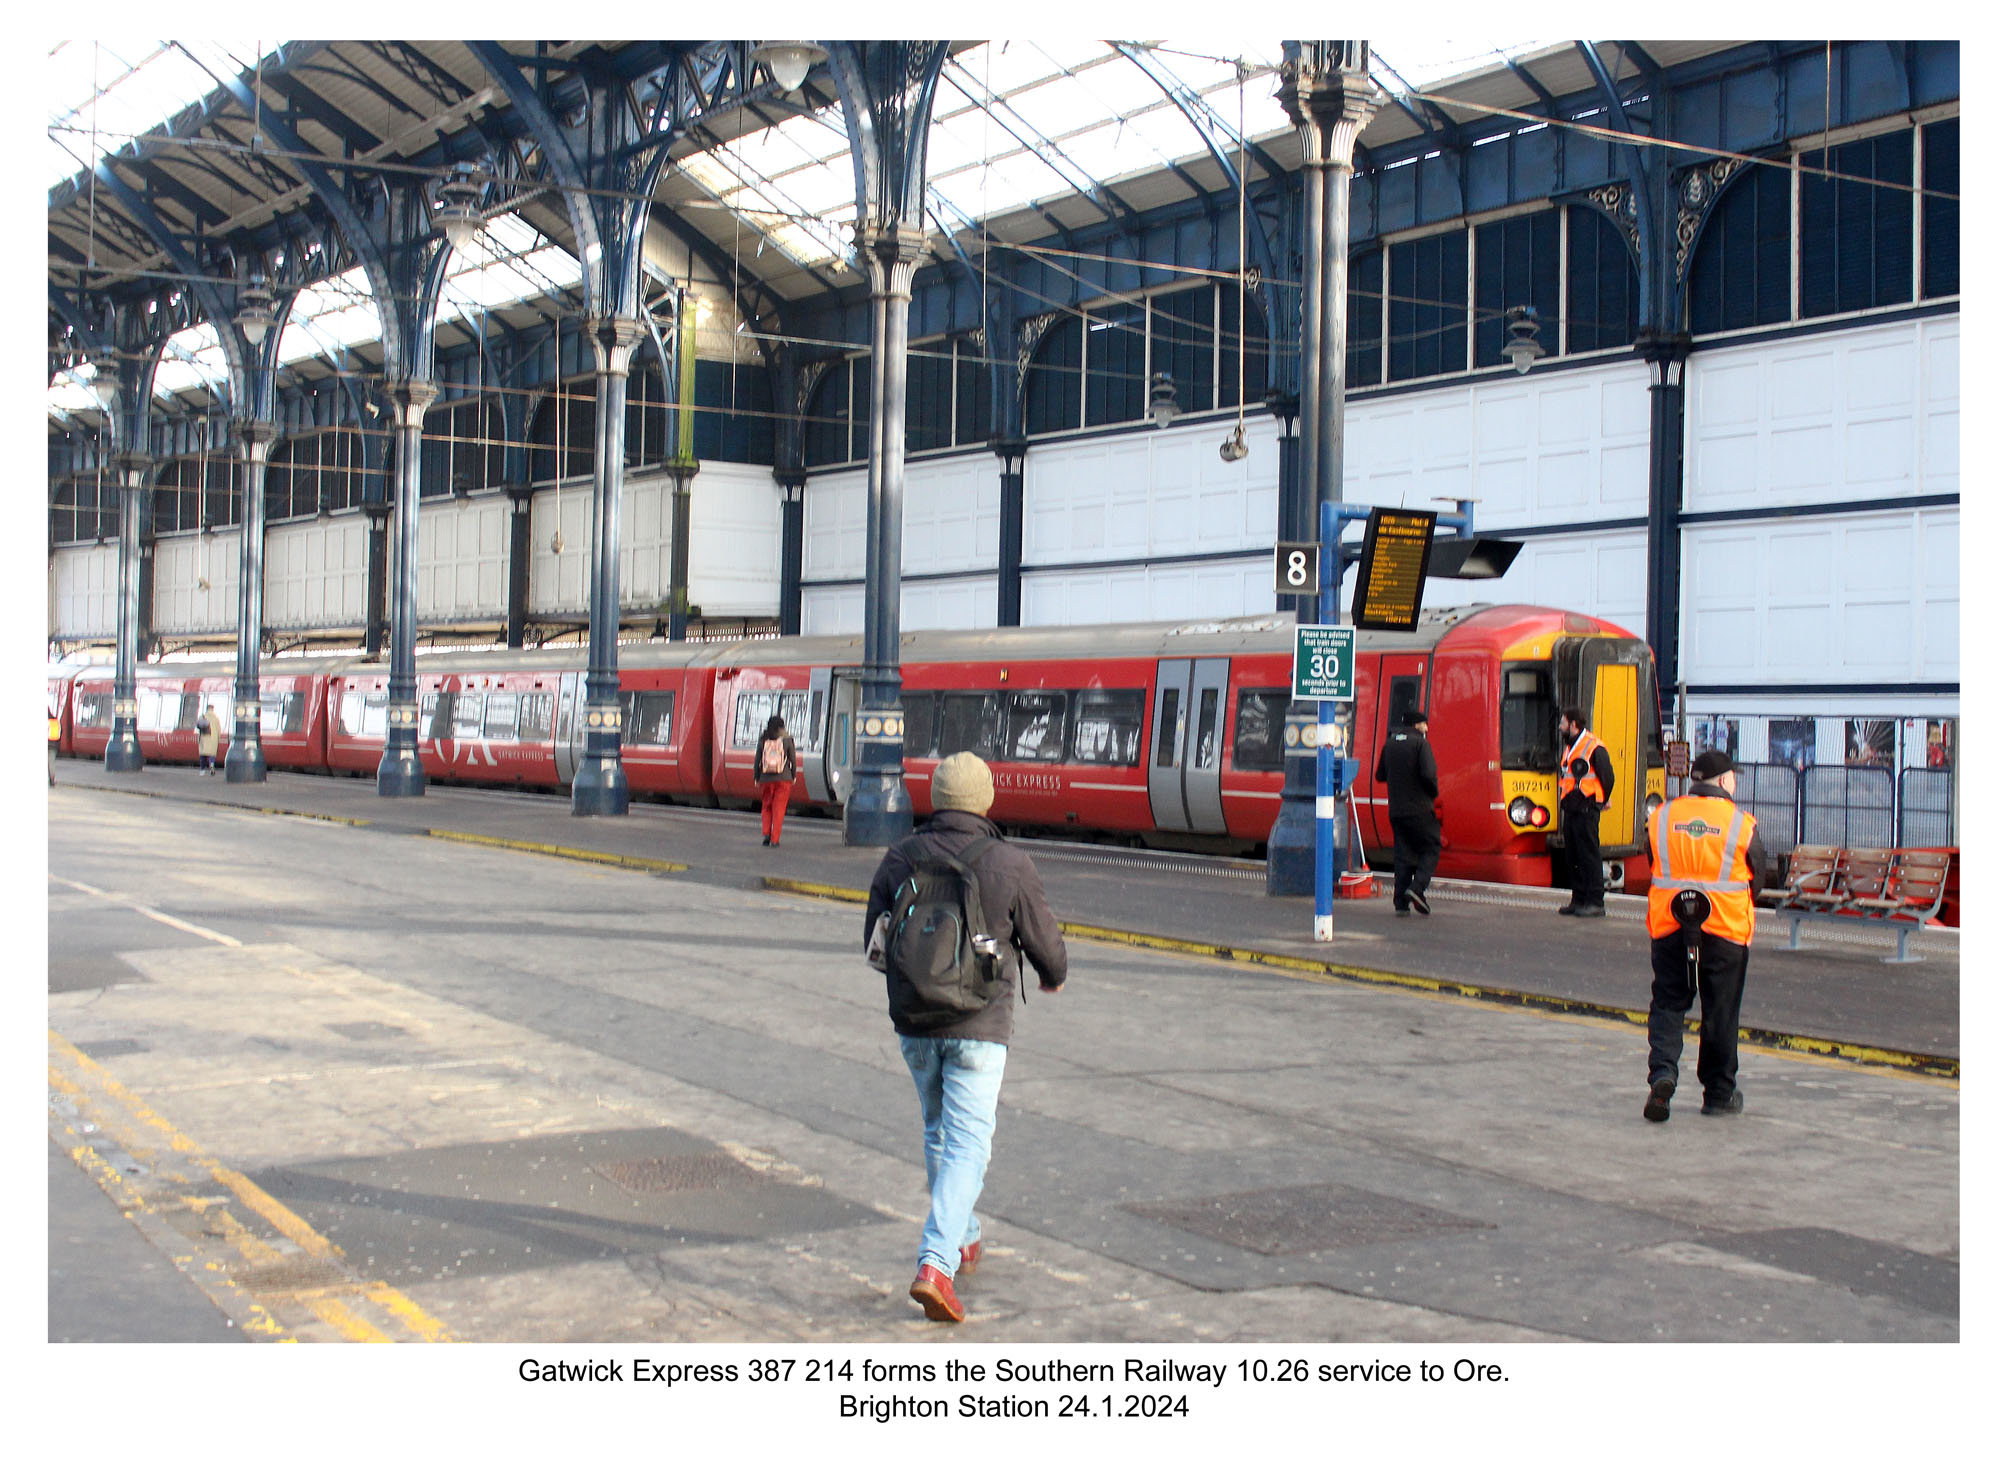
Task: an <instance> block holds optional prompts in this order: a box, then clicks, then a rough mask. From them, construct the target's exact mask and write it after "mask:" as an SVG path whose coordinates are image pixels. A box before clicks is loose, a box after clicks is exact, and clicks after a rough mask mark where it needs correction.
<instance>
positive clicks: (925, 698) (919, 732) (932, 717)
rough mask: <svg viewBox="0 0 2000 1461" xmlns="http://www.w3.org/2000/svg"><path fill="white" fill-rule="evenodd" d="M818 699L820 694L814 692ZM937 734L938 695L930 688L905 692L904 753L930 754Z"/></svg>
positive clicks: (914, 754) (912, 754)
mask: <svg viewBox="0 0 2000 1461" xmlns="http://www.w3.org/2000/svg"><path fill="white" fill-rule="evenodd" d="M813 699H814V701H815V702H817V701H818V699H819V696H818V694H817V693H815V694H814V696H813ZM936 734H937V696H936V695H935V694H934V693H933V692H931V691H929V690H905V691H904V692H903V754H904V755H905V756H928V755H930V754H931V752H932V751H934V750H935V749H937V748H936V746H935V745H934V744H933V742H934V740H935V738H936Z"/></svg>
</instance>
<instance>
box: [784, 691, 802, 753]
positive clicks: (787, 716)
mask: <svg viewBox="0 0 2000 1461" xmlns="http://www.w3.org/2000/svg"><path fill="white" fill-rule="evenodd" d="M778 714H779V715H781V716H783V717H784V721H785V731H786V733H787V734H788V735H790V736H791V738H792V746H793V748H794V749H796V748H797V747H798V745H799V742H800V741H801V740H803V739H804V737H803V736H802V735H801V734H800V732H802V731H803V730H804V729H805V724H806V692H805V691H803V690H785V691H782V692H780V694H779V695H778Z"/></svg>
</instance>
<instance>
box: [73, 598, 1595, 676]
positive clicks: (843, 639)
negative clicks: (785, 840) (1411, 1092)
mask: <svg viewBox="0 0 2000 1461" xmlns="http://www.w3.org/2000/svg"><path fill="white" fill-rule="evenodd" d="M1534 621H1540V623H1541V625H1542V626H1544V627H1546V628H1556V627H1561V628H1565V629H1567V630H1569V631H1570V632H1572V633H1582V634H1602V633H1607V632H1610V633H1619V634H1622V633H1624V632H1625V631H1623V630H1620V629H1618V627H1617V626H1616V625H1613V624H1609V623H1606V622H1604V621H1602V620H1598V619H1592V618H1588V617H1586V616H1584V615H1581V614H1572V613H1566V612H1565V611H1563V610H1560V609H1550V608H1545V607H1538V606H1535V605H1530V604H1462V605H1457V606H1454V607H1451V608H1438V609H1425V610H1424V611H1423V612H1422V614H1421V615H1420V616H1419V617H1418V622H1417V627H1416V629H1415V630H1414V631H1413V632H1410V633H1399V632H1396V631H1392V630H1379V629H1363V630H1359V631H1358V632H1357V633H1356V635H1355V642H1356V647H1357V648H1358V649H1359V650H1360V651H1362V652H1364V653H1381V652H1384V651H1388V652H1392V653H1393V652H1402V653H1413V652H1414V653H1424V652H1427V651H1429V650H1431V649H1434V648H1435V647H1436V646H1437V644H1438V643H1439V641H1441V640H1442V639H1443V638H1444V637H1445V636H1446V635H1447V634H1449V633H1451V632H1452V631H1453V630H1455V629H1459V628H1461V627H1467V626H1474V625H1476V627H1477V628H1479V629H1480V630H1483V631H1485V632H1488V633H1492V634H1496V635H1503V634H1504V635H1507V636H1508V637H1513V636H1514V635H1515V634H1516V633H1518V631H1519V630H1520V629H1521V628H1523V627H1525V626H1528V625H1530V624H1531V623H1533V622H1534ZM1551 621H1559V623H1557V622H1551ZM1293 627H1294V621H1293V620H1292V619H1291V617H1290V616H1289V615H1282V614H1255V615H1246V616H1242V617H1237V618H1226V619H1192V620H1167V621H1160V622H1153V623H1138V624H1106V625H1084V626H1034V625H1031V626H1026V627H1021V628H1007V629H917V630H911V631H909V632H907V633H905V634H903V635H902V639H901V642H902V658H903V659H904V660H906V661H913V662H930V661H946V662H950V663H978V662H981V661H992V660H1003V659H1004V660H1065V659H1101V658H1114V659H1162V658H1174V657H1180V656H1188V657H1196V658H1198V657H1201V656H1204V655H1230V654H1271V653H1277V652H1284V651H1287V650H1289V648H1290V646H1291V643H1292V631H1293ZM587 656H588V648H587V646H585V645H582V644H572V645H563V646H560V647H544V648H541V649H489V650H477V649H457V650H445V651H441V652H438V653H433V654H424V655H420V656H418V658H417V672H418V673H419V674H456V675H467V674H472V675H492V674H506V673H508V672H510V671H519V670H538V669H572V668H580V667H582V665H583V664H584V663H585V662H586V659H587ZM864 658H865V655H864V650H863V642H862V636H861V635H859V634H809V635H792V636H788V637H782V638H780V637H773V638H767V639H728V640H706V641H702V640H694V641H684V642H680V643H671V642H667V641H663V640H651V641H645V642H639V643H624V644H620V645H619V646H618V663H619V665H620V667H621V668H632V669H674V668H682V667H698V666H710V665H796V664H829V665H858V664H861V663H863V661H864ZM234 668H235V661H234V659H233V658H231V659H215V660H182V661H178V662H165V663H157V664H149V665H141V666H140V667H139V670H140V673H141V675H142V676H144V677H147V678H158V677H162V676H170V675H174V674H177V673H178V674H183V675H215V674H227V673H233V671H234ZM259 669H260V671H261V672H262V673H263V674H266V675H282V674H294V675H295V674H329V675H332V674H348V675H354V674H360V675H368V676H370V677H374V676H380V675H386V674H387V673H388V672H389V664H388V660H387V659H386V657H382V658H374V659H370V658H366V657H364V656H362V655H358V654H348V655H310V656H298V657H293V656H276V657H271V658H266V659H265V660H263V661H262V662H261V664H260V665H259ZM109 670H110V667H109V666H95V665H93V666H90V667H88V668H87V669H85V670H83V671H82V672H81V673H83V674H85V675H88V676H89V677H91V678H98V677H99V676H101V675H108V673H109Z"/></svg>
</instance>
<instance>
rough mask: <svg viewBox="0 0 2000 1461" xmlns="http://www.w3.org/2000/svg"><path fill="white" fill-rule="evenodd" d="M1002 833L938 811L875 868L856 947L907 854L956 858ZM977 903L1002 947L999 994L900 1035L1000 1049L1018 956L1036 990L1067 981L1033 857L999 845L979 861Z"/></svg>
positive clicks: (905, 871) (1010, 1013)
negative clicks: (953, 1019)
mask: <svg viewBox="0 0 2000 1461" xmlns="http://www.w3.org/2000/svg"><path fill="white" fill-rule="evenodd" d="M999 835H1000V829H999V828H997V827H995V826H994V825H993V824H992V823H991V822H989V821H987V820H986V818H984V817H982V816H979V815H978V814H977V813H975V812H939V813H937V815H935V816H933V817H932V818H931V819H930V820H929V821H928V822H926V823H925V824H924V825H923V827H922V828H920V829H919V830H918V831H916V832H914V833H912V834H911V835H910V836H908V837H906V838H904V839H903V840H902V841H901V842H898V843H897V844H896V845H895V846H894V847H892V848H890V849H889V850H888V852H886V853H884V854H883V856H882V865H881V866H880V867H878V868H876V869H875V881H874V882H872V883H870V884H869V886H868V913H867V916H866V917H865V918H864V919H863V920H862V924H861V943H862V947H863V948H866V947H867V945H868V935H869V932H870V930H872V929H873V928H874V927H875V920H876V919H877V918H878V917H880V916H881V915H882V914H883V913H886V912H887V911H888V909H889V905H890V904H892V903H893V902H895V900H896V889H897V888H898V887H900V886H902V883H903V880H904V879H905V878H907V877H908V876H909V875H910V855H911V853H912V851H918V852H947V853H950V854H952V855H953V856H954V857H955V856H957V855H958V854H959V853H961V852H963V851H964V850H965V849H966V848H967V847H968V846H970V845H971V844H972V843H973V842H975V841H977V840H978V839H979V838H981V837H997V836H999ZM976 870H977V872H978V876H979V898H980V902H981V903H982V904H983V905H984V908H985V913H986V931H987V932H988V933H990V934H991V935H992V936H993V941H994V943H996V944H998V945H999V946H1000V950H1001V959H1000V968H1001V981H1002V988H1001V991H1000V993H999V994H998V995H996V996H995V997H994V999H993V1002H992V1003H991V1004H989V1005H987V1006H986V1008H985V1009H983V1010H981V1011H979V1012H978V1013H977V1014H974V1015H968V1016H967V1017H966V1018H965V1019H963V1020H960V1021H959V1022H958V1023H957V1024H955V1025H946V1026H945V1027H944V1028H943V1029H938V1030H909V1029H905V1028H904V1027H903V1026H902V1025H900V1024H898V1025H897V1027H896V1033H897V1034H899V1035H928V1036H933V1037H935V1038H937V1039H940V1040H944V1039H950V1040H991V1041H993V1042H994V1043H995V1044H998V1045H1005V1044H1006V1043H1007V1038H1008V1036H1010V1035H1011V1034H1013V1032H1014V991H1015V989H1016V988H1017V987H1018V986H1019V983H1020V969H1021V955H1023V954H1025V955H1026V956H1027V959H1028V962H1029V963H1030V964H1032V965H1033V966H1034V968H1035V971H1036V973H1037V974H1038V975H1040V976H1041V983H1042V987H1043V988H1045V989H1053V988H1057V987H1059V986H1060V985H1061V984H1062V982H1063V981H1064V980H1065V979H1067V978H1068V977H1069V951H1068V950H1067V949H1065V948H1064V947H1063V938H1062V930H1061V929H1059V928H1058V927H1056V916H1055V914H1054V913H1053V912H1052V911H1051V910H1050V908H1049V899H1048V895H1047V894H1046V893H1044V892H1043V891H1042V875H1041V874H1040V873H1039V872H1037V871H1036V870H1035V863H1034V859H1032V858H1030V857H1029V856H1028V854H1027V853H1025V852H1023V851H1022V850H1021V849H1020V848H1019V847H1017V846H1015V845H1014V844H1013V843H1011V842H1003V843H1001V845H1000V846H998V847H995V848H993V849H992V850H991V851H989V852H987V853H986V854H985V855H984V856H983V857H981V858H980V860H979V862H978V864H977V868H976Z"/></svg>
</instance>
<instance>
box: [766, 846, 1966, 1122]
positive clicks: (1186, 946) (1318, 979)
mask: <svg viewBox="0 0 2000 1461" xmlns="http://www.w3.org/2000/svg"><path fill="white" fill-rule="evenodd" d="M763 883H764V887H765V888H767V889H769V890H770V891H772V892H776V893H796V894H799V895H801V896H804V897H808V898H825V899H830V900H832V901H834V902H839V903H866V902H867V901H868V895H867V894H866V893H864V892H861V891H859V890H857V889H854V888H842V887H837V886H835V885H833V884H831V883H811V882H806V881H804V880H802V879H798V878H778V877H767V878H765V879H764V880H763ZM1057 926H1058V927H1060V928H1061V929H1062V931H1063V932H1064V933H1065V934H1068V935H1070V936H1071V937H1074V938H1081V939H1089V940H1091V941H1092V942H1095V943H1109V944H1123V945H1125V946H1127V947H1131V948H1142V949H1159V950H1161V951H1162V952H1165V953H1171V954H1183V955H1187V956H1189V957H1192V958H1199V959H1222V960H1226V961H1229V962H1231V963H1238V964H1255V965H1259V966H1261V967H1263V968H1266V969H1269V970H1270V971H1271V972H1272V973H1274V974H1276V975H1278V976H1280V977H1281V978H1285V979H1300V980H1304V981H1306V982H1307V983H1312V984H1366V985H1372V986H1376V987H1379V988H1389V989H1396V990H1399V991H1401V992H1403V993H1407V994H1419V995H1424V996H1428V997H1431V998H1439V999H1451V1000H1458V1001H1462V1002H1465V1003H1470V1004H1481V1005H1486V1006H1489V1007H1490V1006H1493V1005H1506V1006H1510V1007H1512V1008H1515V1009H1519V1010H1523V1011H1525V1012H1527V1013H1529V1014H1535V1015H1540V1016H1543V1017H1545V1018H1546V1017H1560V1018H1567V1019H1574V1020H1579V1021H1586V1022H1591V1023H1599V1024H1613V1025H1636V1026H1639V1027H1641V1028H1644V1026H1645V1024H1646V1019H1647V1016H1646V1012H1645V1011H1643V1010H1630V1009H1621V1008H1619V1007H1618V1006H1616V1005H1607V1004H1598V1003H1596V1002H1595V1001H1592V1000H1584V999H1566V998H1564V997H1562V996H1560V995H1551V994H1532V993H1528V992H1525V991H1521V990H1513V989H1498V988H1493V987H1490V986H1487V985H1480V984H1465V983H1461V982H1459V981H1457V980H1451V979H1434V978H1431V977H1429V976H1427V975H1422V974H1401V973H1397V972H1395V971H1393V970H1389V969H1368V968H1363V967H1362V966H1360V965H1357V964H1337V963H1334V962H1332V961H1331V960H1327V959H1308V958H1303V957H1301V956H1299V955H1296V954H1280V953H1272V952H1268V951H1266V950H1263V949H1245V948H1238V947H1236V946H1234V945H1230V944H1216V943H1206V942H1202V941H1200V940H1195V939H1177V938H1168V937H1166V936H1164V935H1161V934H1152V933H1135V932H1132V931H1131V930H1129V929H1121V928H1100V927H1098V926H1097V925H1095V924H1089V923H1068V922H1059V923H1058V925H1057ZM1690 1028H1694V1029H1699V1028H1700V1025H1699V1022H1698V1021H1697V1022H1695V1023H1694V1024H1693V1025H1692V1026H1691V1027H1690ZM1737 1038H1738V1039H1739V1040H1740V1041H1742V1042H1743V1043H1744V1044H1747V1045H1753V1046H1755V1047H1757V1048H1758V1049H1760V1050H1768V1051H1770V1052H1771V1053H1772V1054H1774V1055H1784V1056H1788V1057H1790V1058H1792V1059H1805V1060H1822V1061H1825V1062H1826V1063H1827V1064H1829V1065H1837V1066H1854V1065H1864V1066H1867V1067H1869V1068H1870V1069H1873V1070H1879V1071H1880V1072H1881V1073H1882V1074H1885V1075H1903V1076H1909V1077H1914V1078H1919V1079H1923V1080H1927V1081H1934V1082H1943V1083H1944V1084H1947V1085H1951V1086H1956V1085H1957V1084H1958V1075H1959V1063H1958V1057H1957V1056H1953V1055H1928V1054H1924V1053H1922V1052H1919V1051H1911V1050H1890V1049H1887V1048H1884V1047H1881V1046H1875V1045H1863V1044H1860V1043H1858V1042H1855V1041H1848V1040H1832V1039H1827V1038H1823V1037H1821V1036H1816V1035H1791V1034H1785V1033H1783V1032H1781V1031H1776V1030H1763V1029H1758V1028H1756V1027H1754V1026H1747V1025H1746V1026H1744V1027H1743V1028H1742V1029H1741V1030H1739V1031H1738V1034H1737Z"/></svg>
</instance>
